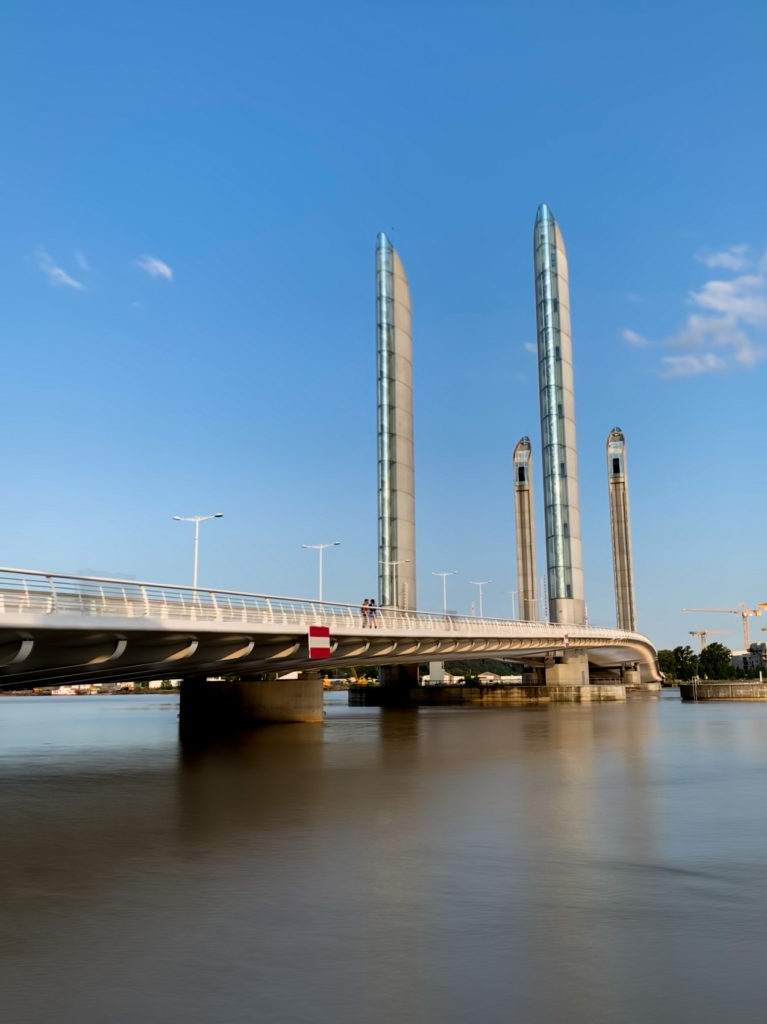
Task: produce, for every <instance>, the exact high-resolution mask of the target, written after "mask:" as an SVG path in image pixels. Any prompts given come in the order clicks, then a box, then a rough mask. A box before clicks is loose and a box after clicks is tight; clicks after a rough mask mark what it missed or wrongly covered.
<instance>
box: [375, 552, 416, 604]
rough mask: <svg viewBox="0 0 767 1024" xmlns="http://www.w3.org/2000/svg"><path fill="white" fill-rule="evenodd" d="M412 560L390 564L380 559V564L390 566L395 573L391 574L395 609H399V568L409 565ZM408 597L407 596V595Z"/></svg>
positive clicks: (401, 560)
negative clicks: (399, 566)
mask: <svg viewBox="0 0 767 1024" xmlns="http://www.w3.org/2000/svg"><path fill="white" fill-rule="evenodd" d="M410 561H411V560H410V559H409V558H400V559H399V560H398V561H396V562H388V561H387V560H386V559H385V558H379V559H378V564H379V565H385V566H389V567H390V568H391V569H392V570H393V572H392V574H391V582H392V590H393V591H394V607H395V608H399V607H400V603H399V587H398V586H397V566H398V565H407V564H408V563H409V562H410ZM405 596H407V595H405Z"/></svg>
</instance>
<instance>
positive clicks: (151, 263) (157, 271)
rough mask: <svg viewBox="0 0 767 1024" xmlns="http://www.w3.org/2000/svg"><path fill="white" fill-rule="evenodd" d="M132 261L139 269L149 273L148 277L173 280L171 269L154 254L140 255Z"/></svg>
mask: <svg viewBox="0 0 767 1024" xmlns="http://www.w3.org/2000/svg"><path fill="white" fill-rule="evenodd" d="M133 263H134V265H135V266H137V267H138V268H139V270H143V271H144V273H145V274H149V276H150V277H164V278H165V280H166V281H172V280H173V271H172V269H171V268H170V267H169V266H168V264H167V263H164V262H163V261H162V260H158V259H157V257H156V256H141V257H140V258H139V259H137V260H134V261H133Z"/></svg>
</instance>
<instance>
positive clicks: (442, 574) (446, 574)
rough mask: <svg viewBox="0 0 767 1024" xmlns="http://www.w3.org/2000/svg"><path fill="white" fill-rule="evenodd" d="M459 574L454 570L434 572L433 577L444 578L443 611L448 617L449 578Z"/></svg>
mask: <svg viewBox="0 0 767 1024" xmlns="http://www.w3.org/2000/svg"><path fill="white" fill-rule="evenodd" d="M457 575H458V574H457V573H456V571H455V570H454V569H451V570H450V572H432V576H441V577H442V611H443V612H444V613H445V615H447V578H448V576H457Z"/></svg>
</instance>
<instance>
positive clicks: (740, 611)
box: [682, 601, 767, 651]
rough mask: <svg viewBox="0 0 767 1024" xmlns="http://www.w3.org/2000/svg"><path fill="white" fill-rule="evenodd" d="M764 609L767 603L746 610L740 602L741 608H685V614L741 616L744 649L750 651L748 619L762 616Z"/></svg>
mask: <svg viewBox="0 0 767 1024" xmlns="http://www.w3.org/2000/svg"><path fill="white" fill-rule="evenodd" d="M762 608H767V602H763V603H762V604H758V605H757V606H756V608H746V606H745V604H743V602H742V601H741V602H740V608H683V609H682V611H683V612H721V613H722V614H727V615H740V617H741V620H742V622H743V648H744V650H746V651H747V650H748V646H749V643H750V641H749V638H748V617H749V615H761V614H762Z"/></svg>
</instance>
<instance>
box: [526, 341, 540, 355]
mask: <svg viewBox="0 0 767 1024" xmlns="http://www.w3.org/2000/svg"><path fill="white" fill-rule="evenodd" d="M524 348H525V352H530V354H531V355H534V356H537V355H538V346H537V345H536V344H535V342H534V341H526V342H525V345H524Z"/></svg>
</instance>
